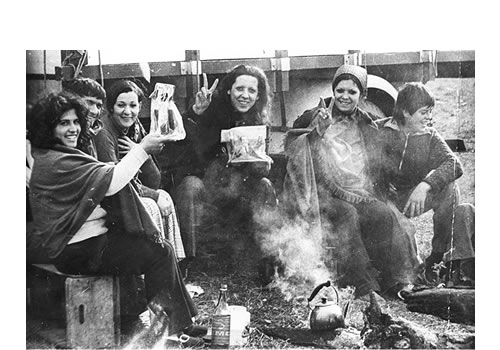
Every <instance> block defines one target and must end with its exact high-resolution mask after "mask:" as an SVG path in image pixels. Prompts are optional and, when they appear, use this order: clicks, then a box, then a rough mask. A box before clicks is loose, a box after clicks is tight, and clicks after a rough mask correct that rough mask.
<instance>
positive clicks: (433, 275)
mask: <svg viewBox="0 0 500 350" xmlns="http://www.w3.org/2000/svg"><path fill="white" fill-rule="evenodd" d="M442 260H443V253H436V252H432V253H431V255H429V256H428V257H427V258H426V259H425V271H424V275H425V279H426V280H427V282H429V283H431V284H432V283H435V282H436V281H437V280H438V277H439V272H438V271H436V266H435V265H436V264H439V263H440V262H441V261H442Z"/></svg>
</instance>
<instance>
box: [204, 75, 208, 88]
mask: <svg viewBox="0 0 500 350" xmlns="http://www.w3.org/2000/svg"><path fill="white" fill-rule="evenodd" d="M207 86H208V78H207V73H203V87H204V88H205V89H206V88H207Z"/></svg>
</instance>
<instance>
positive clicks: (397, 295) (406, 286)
mask: <svg viewBox="0 0 500 350" xmlns="http://www.w3.org/2000/svg"><path fill="white" fill-rule="evenodd" d="M412 290H413V284H411V283H397V284H395V285H394V286H392V287H390V288H389V289H387V290H385V291H384V292H383V293H382V296H383V297H384V298H386V299H402V298H401V293H403V294H404V293H408V292H411V291H412Z"/></svg>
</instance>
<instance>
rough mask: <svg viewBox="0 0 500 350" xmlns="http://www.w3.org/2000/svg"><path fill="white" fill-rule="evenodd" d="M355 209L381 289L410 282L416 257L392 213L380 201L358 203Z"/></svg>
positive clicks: (412, 277)
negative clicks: (378, 276)
mask: <svg viewBox="0 0 500 350" xmlns="http://www.w3.org/2000/svg"><path fill="white" fill-rule="evenodd" d="M356 208H357V209H358V214H359V216H360V225H361V233H362V237H363V241H364V243H365V246H366V248H367V251H368V254H369V256H370V259H371V261H372V263H373V265H374V267H375V268H377V270H378V271H380V273H381V276H380V280H381V282H380V283H381V286H382V288H383V289H384V290H386V289H389V288H391V287H393V286H395V285H397V284H407V283H411V282H412V281H413V280H414V278H415V273H416V270H417V268H418V265H419V260H418V258H417V256H416V252H415V250H414V249H413V246H412V242H411V239H410V237H409V235H408V234H407V233H406V232H405V231H404V228H403V227H402V225H401V224H400V222H399V220H398V217H397V216H396V213H394V211H393V210H392V209H391V208H390V207H389V206H388V205H386V204H385V203H382V202H380V201H373V202H368V203H360V204H357V205H356Z"/></svg>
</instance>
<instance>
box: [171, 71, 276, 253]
mask: <svg viewBox="0 0 500 350" xmlns="http://www.w3.org/2000/svg"><path fill="white" fill-rule="evenodd" d="M203 77H204V86H203V87H202V88H201V90H200V91H199V92H198V93H197V94H196V97H195V102H194V104H193V105H192V107H190V108H189V109H188V110H187V112H186V113H185V114H184V115H183V119H184V125H185V128H186V132H187V136H186V141H185V142H184V143H185V144H186V145H187V150H186V151H185V153H184V154H183V160H182V164H181V165H180V166H179V167H178V172H177V174H176V177H177V178H178V179H179V184H178V186H176V191H175V202H176V203H177V207H178V212H179V221H180V225H181V230H182V231H183V235H182V236H183V239H185V241H184V248H185V249H186V255H187V256H190V257H194V256H195V255H196V239H197V236H199V235H200V234H201V231H202V230H203V228H204V226H205V225H206V222H203V221H202V218H203V217H205V218H206V217H207V216H209V215H207V208H208V207H211V208H215V210H214V212H213V216H215V218H213V219H215V221H216V222H220V221H221V219H223V218H229V219H228V220H229V221H231V222H232V224H233V225H236V224H237V222H236V221H237V219H236V217H237V216H238V214H236V213H242V215H241V216H242V217H247V218H250V219H251V218H252V215H253V211H254V210H255V209H256V208H263V207H275V206H276V205H277V199H276V194H275V191H274V187H273V185H272V183H271V181H269V179H267V177H266V176H268V174H269V171H270V169H271V162H270V161H269V162H256V163H242V164H239V165H234V164H228V154H227V153H228V151H227V148H226V145H225V144H224V143H222V142H221V131H222V130H228V129H231V128H234V127H237V126H255V125H268V123H269V112H270V107H271V99H272V93H271V89H270V87H269V83H268V81H267V77H266V75H265V73H264V72H263V71H262V70H261V69H260V68H258V67H254V66H248V65H238V66H236V67H234V68H233V69H232V70H231V71H229V72H228V73H227V74H226V75H225V76H224V78H223V79H222V81H221V83H220V84H218V80H216V81H215V82H214V83H213V85H212V86H210V87H209V85H208V79H207V76H206V75H205V74H203ZM233 214H234V215H233Z"/></svg>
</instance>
